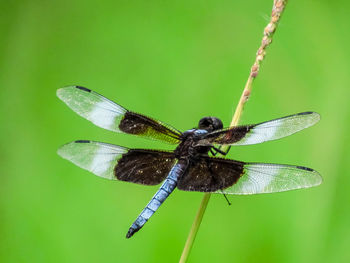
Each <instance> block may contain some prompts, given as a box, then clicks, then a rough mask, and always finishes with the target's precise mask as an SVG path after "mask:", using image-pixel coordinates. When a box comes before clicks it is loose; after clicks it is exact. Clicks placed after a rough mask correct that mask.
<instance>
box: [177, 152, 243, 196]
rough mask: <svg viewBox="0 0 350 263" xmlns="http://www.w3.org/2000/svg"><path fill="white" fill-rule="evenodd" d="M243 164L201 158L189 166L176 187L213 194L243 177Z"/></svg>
mask: <svg viewBox="0 0 350 263" xmlns="http://www.w3.org/2000/svg"><path fill="white" fill-rule="evenodd" d="M243 166H244V163H243V162H239V161H234V160H226V159H221V158H211V157H202V158H199V159H198V161H197V162H194V163H193V164H190V166H189V168H188V169H187V171H186V172H185V174H184V175H183V176H182V177H181V178H180V179H179V181H178V185H177V187H178V188H179V189H180V190H184V191H199V192H215V191H218V190H222V189H225V188H227V187H229V186H232V185H233V184H235V183H236V182H237V180H238V179H239V178H240V177H241V176H242V175H243Z"/></svg>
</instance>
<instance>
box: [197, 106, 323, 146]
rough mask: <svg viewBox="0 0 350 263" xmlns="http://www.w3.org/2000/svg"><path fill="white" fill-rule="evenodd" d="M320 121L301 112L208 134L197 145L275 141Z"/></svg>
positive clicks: (311, 113)
mask: <svg viewBox="0 0 350 263" xmlns="http://www.w3.org/2000/svg"><path fill="white" fill-rule="evenodd" d="M319 120H320V115H319V114H318V113H316V112H302V113H298V114H294V115H290V116H286V117H283V118H279V119H275V120H271V121H267V122H262V123H259V124H253V125H243V126H237V127H232V128H226V129H223V130H219V131H214V132H211V133H208V134H207V135H205V136H204V138H203V139H201V140H200V141H199V142H198V145H211V144H226V145H251V144H257V143H262V142H266V141H272V140H277V139H280V138H283V137H286V136H289V135H292V134H294V133H296V132H298V131H301V130H303V129H306V128H308V127H310V126H312V125H314V124H315V123H317V122H318V121H319Z"/></svg>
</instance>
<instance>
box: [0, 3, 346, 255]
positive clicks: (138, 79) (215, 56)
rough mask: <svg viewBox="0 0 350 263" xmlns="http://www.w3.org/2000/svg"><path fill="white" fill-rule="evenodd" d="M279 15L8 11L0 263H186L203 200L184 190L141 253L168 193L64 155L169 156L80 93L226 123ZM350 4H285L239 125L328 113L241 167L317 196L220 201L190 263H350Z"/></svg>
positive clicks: (231, 9) (248, 10)
mask: <svg viewBox="0 0 350 263" xmlns="http://www.w3.org/2000/svg"><path fill="white" fill-rule="evenodd" d="M271 6H272V1H271V0H269V1H267V0H264V1H261V0H255V1H244V0H239V1H232V0H231V1H227V0H223V1H215V0H206V1H203V0H202V1H199V0H188V1H168V0H166V1H153V0H150V1H79V0H73V1H68V0H61V1H39V0H34V1H1V6H0V7H1V16H0V32H1V41H0V69H1V70H0V120H1V129H0V135H1V136H0V261H1V262H177V261H178V259H179V257H180V254H181V251H182V249H183V246H184V243H185V240H186V237H187V234H188V232H189V229H190V227H191V224H192V222H193V219H194V216H195V214H196V211H197V209H198V206H199V203H200V201H201V198H202V196H203V194H201V193H189V192H182V191H177V190H176V191H175V192H174V193H173V194H172V195H171V196H170V198H169V199H168V200H167V201H166V202H165V203H164V205H163V206H162V207H161V208H160V209H159V211H158V212H157V213H156V215H155V216H154V217H152V218H151V220H150V221H149V222H148V223H147V224H146V226H145V227H144V228H143V229H142V231H140V232H139V233H137V234H136V235H135V236H134V237H133V238H131V239H130V240H127V239H125V234H126V232H127V230H128V228H129V226H130V224H131V223H132V222H133V220H134V219H135V218H136V216H137V215H138V214H139V213H140V212H141V210H142V209H143V207H144V206H145V205H146V203H147V202H148V201H149V199H150V198H151V196H152V195H153V194H154V193H155V192H156V190H157V189H158V188H157V187H145V186H140V185H133V184H129V183H124V182H111V181H108V180H103V179H100V178H98V177H95V176H93V175H92V174H90V173H88V172H87V171H84V170H82V169H80V168H78V167H76V166H74V165H72V164H71V163H69V162H67V161H66V160H63V159H61V158H60V157H59V156H58V155H57V154H56V150H57V148H58V147H59V146H60V145H62V144H64V143H66V142H69V141H72V140H75V139H92V140H97V141H103V142H110V143H115V144H120V145H124V146H128V147H145V148H161V149H171V146H169V145H163V144H161V143H158V142H153V141H147V140H143V139H140V138H135V137H133V136H127V135H120V134H115V133H112V132H110V131H106V130H103V129H101V128H98V127H96V126H94V125H92V124H91V123H90V122H88V121H86V120H84V119H82V118H81V117H79V116H78V115H77V114H75V113H74V112H72V111H71V110H70V109H69V108H68V107H66V106H65V105H64V104H63V103H62V102H61V101H59V99H58V98H57V97H56V95H55V92H56V89H58V88H60V87H62V86H66V85H72V84H79V85H82V86H86V87H89V88H91V89H93V90H96V91H97V92H99V93H101V94H104V95H105V96H106V97H108V98H110V99H112V100H114V101H116V102H118V103H120V104H121V105H124V106H125V107H127V108H128V109H131V110H134V111H137V112H142V113H144V114H147V115H149V116H152V117H155V118H157V119H160V120H162V121H164V122H167V123H169V124H172V125H173V126H175V127H177V128H178V129H180V130H185V129H189V128H192V127H194V126H195V125H196V124H197V122H198V120H199V118H201V117H202V116H207V115H212V116H217V117H220V118H221V119H222V120H223V121H224V123H225V124H226V125H228V124H229V122H230V119H231V116H232V114H233V112H234V109H235V105H236V103H237V101H238V99H239V97H240V94H241V91H242V88H243V86H244V84H245V81H246V79H247V77H248V74H249V68H250V66H251V65H252V62H253V61H254V56H255V52H256V50H257V48H258V46H259V43H260V40H261V37H262V31H263V28H264V27H265V25H266V24H267V22H268V19H269V14H270V11H271ZM349 8H350V4H349V3H348V2H347V1H345V0H344V1H326V0H324V1H312V0H305V1H296V0H293V1H289V4H288V6H287V9H286V12H285V14H284V16H283V18H282V21H281V24H280V27H279V28H278V32H277V34H276V35H275V38H274V42H273V44H272V45H271V47H270V48H269V49H268V54H267V57H266V61H264V63H263V65H262V67H261V72H260V75H259V76H258V78H257V79H256V81H255V82H254V88H253V93H252V97H251V99H250V101H249V102H248V104H247V106H246V109H245V112H244V115H243V118H242V121H241V123H256V122H261V121H265V120H269V119H273V118H277V117H281V116H284V115H289V114H293V113H297V112H302V111H308V110H312V111H317V112H319V113H320V114H321V115H322V120H321V122H320V123H319V124H317V125H316V126H314V127H312V128H310V129H307V130H305V131H303V132H301V133H299V134H296V135H293V136H290V137H288V138H285V139H283V140H279V141H274V142H269V143H265V144H261V145H255V146H246V147H235V148H233V149H232V150H231V152H230V156H229V157H230V158H235V159H238V160H244V161H258V162H274V163H288V164H298V165H304V166H309V167H312V168H314V169H316V170H318V171H319V172H320V173H321V174H322V176H323V178H324V183H323V184H322V185H321V186H320V187H317V188H312V189H307V190H300V191H291V192H286V193H277V194H269V195H257V196H230V197H229V198H230V200H231V202H232V205H231V206H228V205H227V203H226V201H225V200H224V198H223V197H222V196H220V195H213V196H212V198H211V200H210V202H209V205H208V208H207V211H206V214H205V216H204V219H203V222H202V225H201V228H200V230H199V233H198V235H197V239H196V242H195V244H194V246H193V250H192V253H191V255H190V258H189V262H350V252H349V244H350V209H349V203H350V194H349V186H350V172H349V171H350V159H349V154H350V152H349V132H350V124H349V122H350V118H349V115H350V114H349V95H350V92H349V86H350V63H349V61H350V51H349V50H350V49H349V41H350V31H349V28H350V19H349Z"/></svg>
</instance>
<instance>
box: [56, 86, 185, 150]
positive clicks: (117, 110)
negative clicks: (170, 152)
mask: <svg viewBox="0 0 350 263" xmlns="http://www.w3.org/2000/svg"><path fill="white" fill-rule="evenodd" d="M57 96H58V97H59V98H60V99H61V100H62V101H63V102H65V103H66V104H67V105H68V107H70V108H71V109H72V110H73V111H75V112H76V113H78V114H79V115H80V116H82V117H83V118H85V119H87V120H89V121H91V122H92V123H94V124H95V125H97V126H99V127H101V128H104V129H107V130H111V131H115V132H124V133H128V134H134V135H140V136H144V137H148V138H151V139H157V140H161V141H164V142H167V143H174V144H175V143H179V137H180V135H181V133H180V132H179V131H177V130H176V129H174V128H173V127H171V126H170V125H167V124H164V123H162V122H160V121H157V120H154V119H151V118H149V117H147V116H144V115H141V114H138V113H135V112H131V111H128V110H127V109H125V108H123V107H122V106H120V105H118V104H116V103H114V102H113V101H110V100H108V99H107V98H105V97H103V96H102V95H100V94H98V93H96V92H94V91H92V90H89V89H87V88H84V87H79V86H70V87H65V88H61V89H59V90H57Z"/></svg>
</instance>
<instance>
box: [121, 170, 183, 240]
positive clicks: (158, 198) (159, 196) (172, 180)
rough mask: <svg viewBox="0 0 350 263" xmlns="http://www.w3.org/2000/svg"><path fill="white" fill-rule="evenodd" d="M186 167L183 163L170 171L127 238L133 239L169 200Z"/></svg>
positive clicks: (130, 229)
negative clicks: (166, 200)
mask: <svg viewBox="0 0 350 263" xmlns="http://www.w3.org/2000/svg"><path fill="white" fill-rule="evenodd" d="M185 166H186V165H185V164H183V163H177V164H175V165H174V166H173V168H172V169H171V170H170V172H169V175H168V176H167V178H166V179H165V180H164V182H163V184H162V186H161V187H160V188H159V190H158V191H157V193H156V194H155V195H154V196H153V197H152V199H151V201H150V202H149V203H148V204H147V206H146V207H145V208H144V209H143V210H142V212H141V214H140V215H139V216H138V217H137V218H136V220H135V222H134V223H133V224H132V225H131V227H130V228H129V231H128V233H127V234H126V238H130V237H132V236H133V235H134V234H135V233H136V232H137V231H139V230H140V229H141V228H142V227H143V225H144V224H146V222H147V221H148V219H149V218H150V217H151V216H152V215H153V214H154V213H155V212H156V211H157V209H158V208H159V207H160V205H161V204H162V203H163V202H164V201H165V199H167V198H168V196H169V195H170V194H171V193H172V191H174V189H175V187H176V185H177V180H178V178H179V177H180V175H182V174H183V172H184V171H185V169H186V167H185Z"/></svg>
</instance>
